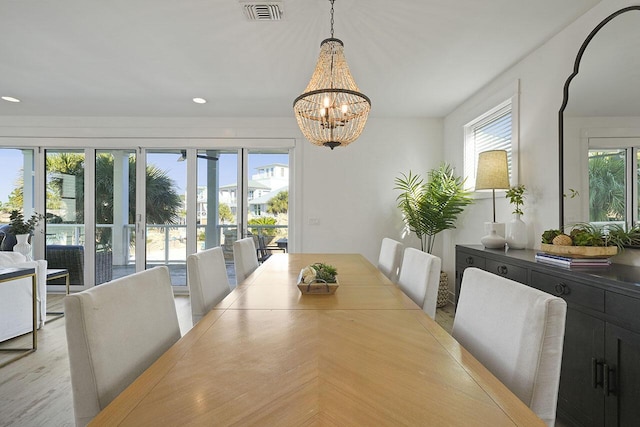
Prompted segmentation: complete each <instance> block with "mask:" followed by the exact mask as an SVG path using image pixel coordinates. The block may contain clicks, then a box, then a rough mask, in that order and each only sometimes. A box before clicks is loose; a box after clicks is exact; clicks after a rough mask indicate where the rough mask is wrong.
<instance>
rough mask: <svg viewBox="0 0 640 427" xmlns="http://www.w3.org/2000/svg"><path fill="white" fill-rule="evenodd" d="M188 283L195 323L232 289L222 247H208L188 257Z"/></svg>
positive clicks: (192, 315)
mask: <svg viewBox="0 0 640 427" xmlns="http://www.w3.org/2000/svg"><path fill="white" fill-rule="evenodd" d="M187 284H188V285H189V298H190V299H191V317H192V319H193V324H194V325H195V324H196V323H198V321H199V320H200V319H201V318H202V316H204V315H205V314H207V313H208V312H209V311H211V309H212V308H213V307H214V306H215V305H216V304H218V303H219V302H220V301H222V299H223V298H224V297H226V296H227V295H228V294H229V292H230V291H231V287H230V286H229V278H228V277H227V266H226V264H225V262H224V253H223V251H222V248H220V247H217V248H212V249H207V250H205V251H202V252H198V253H197V254H191V255H189V256H188V257H187Z"/></svg>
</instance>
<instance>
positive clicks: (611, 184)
mask: <svg viewBox="0 0 640 427" xmlns="http://www.w3.org/2000/svg"><path fill="white" fill-rule="evenodd" d="M588 145H589V150H588V159H589V161H588V171H587V181H586V182H587V185H588V187H587V188H584V187H583V188H582V194H585V195H587V194H588V197H585V200H584V203H585V208H586V209H588V212H589V222H591V223H596V224H602V223H617V224H618V225H621V226H626V227H630V226H632V225H634V224H637V223H638V219H639V218H640V194H639V191H640V138H637V137H593V138H589V140H588Z"/></svg>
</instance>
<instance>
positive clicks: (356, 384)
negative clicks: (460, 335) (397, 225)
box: [92, 254, 544, 426]
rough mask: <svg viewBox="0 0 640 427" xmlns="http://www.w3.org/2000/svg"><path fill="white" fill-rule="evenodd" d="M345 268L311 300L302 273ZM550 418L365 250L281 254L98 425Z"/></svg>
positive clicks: (499, 422)
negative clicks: (331, 287) (310, 268)
mask: <svg viewBox="0 0 640 427" xmlns="http://www.w3.org/2000/svg"><path fill="white" fill-rule="evenodd" d="M314 262H325V263H328V264H331V265H333V266H335V267H336V268H337V269H338V280H339V282H340V287H339V288H338V290H337V292H336V294H335V295H304V296H303V295H301V294H300V292H299V290H298V288H297V287H296V281H297V278H298V274H299V272H300V269H301V268H302V267H304V266H305V265H308V264H311V263H314ZM159 424H161V425H164V426H174V425H180V426H182V425H243V426H244V425H256V426H266V425H277V426H299V425H308V426H311V425H317V426H322V425H340V426H346V425H366V426H372V425H376V426H382V425H389V426H392V425H393V426H397V425H460V426H466V425H474V426H482V425H486V426H503V425H504V426H512V425H520V426H532V425H544V424H543V423H542V421H541V420H540V419H539V418H537V417H536V416H535V414H534V413H533V412H532V411H531V410H530V409H529V408H528V407H527V406H526V405H524V403H522V402H521V401H520V400H519V399H518V398H517V397H516V396H515V395H514V394H513V393H511V392H510V391H509V390H508V389H507V388H506V387H505V386H504V385H503V384H502V383H500V382H499V381H498V380H497V379H496V378H495V377H494V376H493V375H491V373H489V372H488V371H487V370H486V369H485V368H484V367H483V366H482V365H481V364H480V363H479V362H477V361H476V360H475V359H474V358H473V357H472V356H471V355H470V354H469V353H468V352H466V350H464V349H463V348H462V347H461V346H460V345H459V344H458V343H457V342H456V341H455V340H454V339H453V338H452V337H451V336H450V335H449V334H448V333H447V332H445V331H444V330H443V329H442V328H441V327H440V326H439V325H438V324H437V323H435V321H433V320H432V319H431V318H429V317H428V316H427V315H426V314H425V313H424V312H423V311H422V310H421V309H420V307H418V306H417V305H415V304H414V303H413V302H412V301H411V300H410V299H409V298H408V297H406V296H405V295H404V294H403V293H402V292H401V291H399V290H398V288H397V287H396V286H395V285H393V284H391V283H390V282H389V281H388V280H387V278H386V277H385V276H384V275H383V274H382V273H380V272H379V271H378V270H377V269H376V268H375V266H373V265H372V264H371V263H369V262H368V261H367V260H366V259H365V258H364V257H362V256H361V255H354V254H332V255H327V254H274V255H273V256H272V257H271V258H270V259H269V260H268V261H267V262H266V263H265V264H263V265H262V266H260V268H258V270H256V271H255V272H254V273H253V274H252V275H250V276H249V277H248V278H247V279H246V280H245V282H244V283H242V284H241V285H240V286H238V287H237V288H236V289H235V290H234V291H233V292H231V293H230V294H229V295H228V296H227V297H226V298H225V299H224V300H223V301H222V302H221V303H220V304H218V306H216V308H215V309H214V310H212V311H211V312H210V313H209V314H208V315H206V316H205V317H204V318H203V319H202V320H201V321H200V322H199V323H198V324H197V325H196V326H194V328H193V329H192V330H191V331H189V332H188V333H187V334H186V335H185V336H184V337H183V338H182V339H180V340H179V341H178V342H177V343H176V344H175V345H174V346H173V347H171V348H170V349H169V350H168V351H167V352H166V353H165V354H164V355H163V356H162V357H160V359H158V361H157V362H156V363H154V364H153V365H152V366H151V367H150V368H149V369H147V371H145V372H144V373H143V374H142V375H141V376H140V377H139V378H138V379H137V380H136V381H135V382H134V383H133V384H131V386H129V387H128V388H127V389H126V390H125V391H123V392H122V393H121V394H120V395H119V396H118V397H117V398H116V399H115V400H114V401H113V402H111V404H110V405H109V406H107V407H106V408H105V409H104V410H103V411H101V412H100V413H99V414H98V416H97V417H96V418H95V419H94V420H93V422H92V425H123V426H147V425H148V426H150V425H159Z"/></svg>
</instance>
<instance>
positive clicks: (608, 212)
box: [589, 152, 625, 221]
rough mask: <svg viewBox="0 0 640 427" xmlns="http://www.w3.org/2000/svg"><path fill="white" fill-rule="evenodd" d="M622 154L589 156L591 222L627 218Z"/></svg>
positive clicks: (595, 154) (593, 154) (594, 154)
mask: <svg viewBox="0 0 640 427" xmlns="http://www.w3.org/2000/svg"><path fill="white" fill-rule="evenodd" d="M622 156H623V155H622V154H621V153H617V152H616V153H606V152H602V153H600V152H598V153H593V152H592V153H590V155H589V221H611V220H616V221H622V220H624V217H625V214H624V213H625V161H624V158H623V157H622Z"/></svg>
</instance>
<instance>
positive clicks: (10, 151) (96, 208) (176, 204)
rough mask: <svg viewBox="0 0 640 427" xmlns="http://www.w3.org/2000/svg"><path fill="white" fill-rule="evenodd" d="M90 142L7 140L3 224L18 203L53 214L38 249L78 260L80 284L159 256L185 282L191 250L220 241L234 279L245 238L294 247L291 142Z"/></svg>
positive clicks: (74, 281) (63, 261)
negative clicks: (48, 144)
mask: <svg viewBox="0 0 640 427" xmlns="http://www.w3.org/2000/svg"><path fill="white" fill-rule="evenodd" d="M74 142H75V143H76V144H78V142H77V141H74ZM179 142H180V143H184V142H185V141H179ZM110 143H111V142H109V144H110ZM145 143H146V144H148V145H154V146H158V145H162V144H165V145H166V141H163V142H162V143H159V144H151V143H150V142H149V141H146V142H145ZM278 143H279V142H278ZM250 144H251V145H253V146H255V145H257V144H260V145H263V141H258V142H256V141H250ZM272 144H273V143H272ZM78 145H80V144H78ZM88 145H94V146H95V147H96V148H47V149H42V148H41V149H38V148H34V149H14V148H0V152H1V153H2V158H3V160H5V166H4V168H3V170H2V171H0V177H1V178H2V180H1V182H2V184H0V202H1V203H2V204H1V205H0V226H2V224H6V223H8V215H9V213H10V211H11V210H12V209H17V210H21V211H23V212H24V214H25V216H29V215H30V214H31V213H33V212H35V211H36V210H37V211H38V212H40V213H43V214H45V215H46V221H44V224H43V226H42V230H44V234H41V233H40V232H38V233H37V235H36V238H35V239H34V240H35V242H36V244H35V245H34V256H35V257H36V258H42V257H44V258H46V259H47V260H48V261H49V267H50V268H64V269H67V270H69V272H70V279H71V280H70V281H71V285H72V288H71V289H72V291H79V290H83V289H86V288H88V287H91V286H94V285H99V284H101V283H105V282H107V281H109V280H112V279H116V278H120V277H123V276H126V275H129V274H132V273H134V272H136V271H141V270H144V269H146V268H152V267H154V266H157V265H166V266H168V267H169V270H170V272H171V278H172V283H173V285H174V290H176V291H178V292H179V291H186V284H187V283H186V258H187V256H188V255H189V254H191V253H196V252H198V251H202V250H205V249H208V248H212V247H216V246H221V247H222V248H223V251H224V254H225V259H226V261H227V267H228V269H227V271H228V273H229V276H230V277H229V278H230V281H231V283H232V284H233V283H235V278H234V268H233V242H235V241H236V240H238V239H239V238H243V237H246V236H253V237H254V239H255V240H256V247H260V246H269V247H270V248H276V247H277V248H279V249H280V250H287V249H288V246H289V242H288V238H289V232H288V226H289V225H288V224H289V182H290V181H289V180H290V178H289V156H290V152H289V151H290V149H291V148H290V147H288V148H283V149H276V148H263V149H255V148H242V147H233V146H231V147H221V148H203V147H199V148H196V147H191V148H186V149H184V148H175V146H173V147H171V146H170V147H168V148H145V147H137V148H106V147H107V144H105V143H104V141H103V143H100V142H99V141H91V140H88V141H87V144H86V145H85V146H88ZM119 145H120V147H126V146H132V145H133V144H131V141H130V142H129V143H127V142H126V141H120V142H119ZM213 145H220V141H215V144H213ZM238 145H242V144H241V143H238ZM116 146H117V145H116ZM36 177H38V179H36ZM1 233H2V230H1V229H0V234H1ZM0 238H1V235H0ZM51 285H52V286H51V287H50V290H51V291H56V292H57V291H62V290H64V287H63V286H62V285H61V284H53V283H51Z"/></svg>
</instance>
